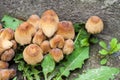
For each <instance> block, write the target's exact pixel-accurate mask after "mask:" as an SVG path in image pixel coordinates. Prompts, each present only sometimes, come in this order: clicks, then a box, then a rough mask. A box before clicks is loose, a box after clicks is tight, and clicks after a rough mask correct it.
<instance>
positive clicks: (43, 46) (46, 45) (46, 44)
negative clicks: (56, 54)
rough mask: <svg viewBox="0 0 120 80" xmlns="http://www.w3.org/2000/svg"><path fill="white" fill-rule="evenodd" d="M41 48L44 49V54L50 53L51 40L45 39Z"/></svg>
mask: <svg viewBox="0 0 120 80" xmlns="http://www.w3.org/2000/svg"><path fill="white" fill-rule="evenodd" d="M40 47H41V49H42V50H43V54H46V53H48V52H49V51H50V50H51V47H50V43H49V41H47V40H45V41H43V42H42V43H41V44H40Z"/></svg>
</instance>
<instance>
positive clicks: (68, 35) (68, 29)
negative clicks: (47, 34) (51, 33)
mask: <svg viewBox="0 0 120 80" xmlns="http://www.w3.org/2000/svg"><path fill="white" fill-rule="evenodd" d="M57 34H58V35H61V36H63V37H64V38H65V39H74V36H75V31H74V27H73V24H72V22H70V21H61V22H59V23H58V31H57Z"/></svg>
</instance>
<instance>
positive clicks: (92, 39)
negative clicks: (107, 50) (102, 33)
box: [90, 37, 99, 44]
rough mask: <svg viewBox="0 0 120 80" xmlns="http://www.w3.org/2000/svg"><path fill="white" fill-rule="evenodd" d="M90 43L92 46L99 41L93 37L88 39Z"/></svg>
mask: <svg viewBox="0 0 120 80" xmlns="http://www.w3.org/2000/svg"><path fill="white" fill-rule="evenodd" d="M90 42H91V43H93V44H96V43H98V42H99V39H98V38H96V37H93V38H90Z"/></svg>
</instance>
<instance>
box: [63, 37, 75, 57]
mask: <svg viewBox="0 0 120 80" xmlns="http://www.w3.org/2000/svg"><path fill="white" fill-rule="evenodd" d="M73 49H74V42H73V40H71V39H68V40H66V41H65V45H64V48H63V53H64V54H66V55H69V54H70V53H72V51H73Z"/></svg>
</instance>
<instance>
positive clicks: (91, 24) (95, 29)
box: [85, 16, 104, 34]
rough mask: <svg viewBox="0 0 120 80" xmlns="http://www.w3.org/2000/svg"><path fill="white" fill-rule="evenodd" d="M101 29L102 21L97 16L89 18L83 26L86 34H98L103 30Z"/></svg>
mask: <svg viewBox="0 0 120 80" xmlns="http://www.w3.org/2000/svg"><path fill="white" fill-rule="evenodd" d="M103 27H104V24H103V21H102V19H100V17H98V16H91V17H90V18H89V19H88V20H87V22H86V24H85V28H86V30H87V32H89V33H91V34H97V33H100V32H101V31H102V30H103Z"/></svg>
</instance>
